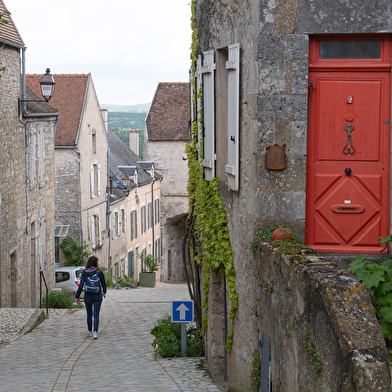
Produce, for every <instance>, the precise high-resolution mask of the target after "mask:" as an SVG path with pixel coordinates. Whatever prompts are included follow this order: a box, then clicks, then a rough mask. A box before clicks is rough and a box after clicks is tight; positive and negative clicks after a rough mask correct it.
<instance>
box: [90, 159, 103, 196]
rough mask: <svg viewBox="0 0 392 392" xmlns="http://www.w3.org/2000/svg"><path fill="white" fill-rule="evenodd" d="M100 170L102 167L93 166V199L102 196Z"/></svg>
mask: <svg viewBox="0 0 392 392" xmlns="http://www.w3.org/2000/svg"><path fill="white" fill-rule="evenodd" d="M100 170H101V165H99V164H98V165H96V164H95V165H91V178H90V180H91V198H92V199H93V198H94V197H98V196H100V194H101V192H100V187H101V179H100Z"/></svg>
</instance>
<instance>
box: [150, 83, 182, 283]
mask: <svg viewBox="0 0 392 392" xmlns="http://www.w3.org/2000/svg"><path fill="white" fill-rule="evenodd" d="M188 113H189V86H188V83H160V84H159V85H158V88H157V91H156V93H155V96H154V100H153V102H152V104H151V108H150V111H149V113H148V115H147V118H146V133H145V141H144V157H145V159H146V160H148V161H153V162H154V165H155V168H156V170H157V171H158V172H159V173H160V174H161V175H162V177H163V181H162V185H161V193H162V199H161V209H160V215H161V227H162V268H161V280H162V281H163V282H183V281H185V280H186V275H185V269H184V262H183V257H182V245H183V237H184V235H185V234H186V229H185V220H186V218H187V216H188V209H189V198H188V193H187V184H188V168H187V156H186V152H185V147H186V143H187V141H188V139H189V136H188Z"/></svg>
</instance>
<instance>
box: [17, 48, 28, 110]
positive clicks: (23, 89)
mask: <svg viewBox="0 0 392 392" xmlns="http://www.w3.org/2000/svg"><path fill="white" fill-rule="evenodd" d="M22 100H23V101H24V102H23V114H26V112H27V110H26V48H22ZM18 110H19V108H18Z"/></svg>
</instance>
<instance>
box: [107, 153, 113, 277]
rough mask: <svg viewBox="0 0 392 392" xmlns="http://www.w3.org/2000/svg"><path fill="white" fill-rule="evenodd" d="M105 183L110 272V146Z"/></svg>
mask: <svg viewBox="0 0 392 392" xmlns="http://www.w3.org/2000/svg"><path fill="white" fill-rule="evenodd" d="M106 172H107V184H106V198H107V203H106V230H107V232H108V239H109V247H108V271H109V272H110V241H111V238H112V235H111V232H110V214H111V213H112V211H111V209H110V148H108V157H107V170H106Z"/></svg>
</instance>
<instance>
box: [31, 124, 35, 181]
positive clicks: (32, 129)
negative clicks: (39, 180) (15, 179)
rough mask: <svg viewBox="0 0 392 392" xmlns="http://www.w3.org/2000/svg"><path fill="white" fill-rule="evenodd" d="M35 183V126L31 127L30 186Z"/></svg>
mask: <svg viewBox="0 0 392 392" xmlns="http://www.w3.org/2000/svg"><path fill="white" fill-rule="evenodd" d="M34 185H35V128H34V127H31V128H30V186H34Z"/></svg>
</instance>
